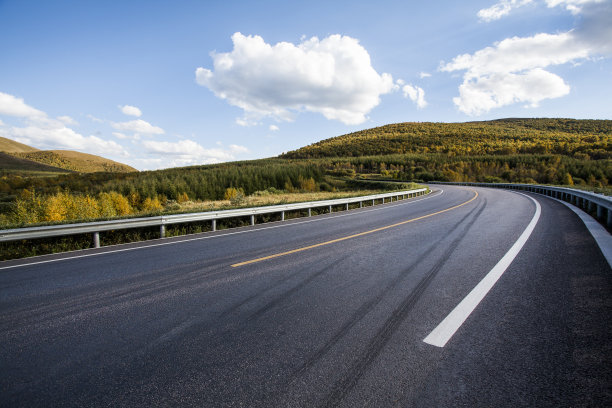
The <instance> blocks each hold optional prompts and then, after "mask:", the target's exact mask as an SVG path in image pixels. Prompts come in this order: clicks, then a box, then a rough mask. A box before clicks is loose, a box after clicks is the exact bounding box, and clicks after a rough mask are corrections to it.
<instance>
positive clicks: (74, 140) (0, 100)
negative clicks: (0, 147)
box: [0, 92, 128, 156]
mask: <svg viewBox="0 0 612 408" xmlns="http://www.w3.org/2000/svg"><path fill="white" fill-rule="evenodd" d="M0 114H2V115H8V116H14V117H21V118H22V119H23V120H24V121H25V122H26V126H24V127H19V126H11V127H9V128H3V129H2V130H1V131H0V134H1V135H2V136H3V137H8V138H10V139H13V140H16V141H18V142H21V143H25V144H27V145H33V146H36V147H38V148H41V149H72V150H80V151H86V152H89V153H94V154H104V155H109V154H110V155H117V156H127V155H128V153H127V152H126V151H125V150H124V149H123V147H121V146H120V145H119V144H117V143H116V142H113V141H108V140H103V139H101V138H99V137H97V136H93V135H92V136H83V135H81V134H79V133H77V132H75V131H74V130H72V129H70V128H69V127H67V126H66V125H68V124H76V122H75V121H74V120H73V119H72V118H70V117H69V116H59V117H58V118H57V119H52V118H49V117H48V116H47V114H46V113H45V112H43V111H41V110H38V109H35V108H33V107H31V106H29V105H27V104H26V103H25V102H24V100H23V99H21V98H17V97H15V96H13V95H9V94H6V93H1V92H0Z"/></svg>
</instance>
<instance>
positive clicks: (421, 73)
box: [419, 72, 431, 79]
mask: <svg viewBox="0 0 612 408" xmlns="http://www.w3.org/2000/svg"><path fill="white" fill-rule="evenodd" d="M430 76H431V74H430V73H429V72H419V78H421V79H423V78H429V77H430Z"/></svg>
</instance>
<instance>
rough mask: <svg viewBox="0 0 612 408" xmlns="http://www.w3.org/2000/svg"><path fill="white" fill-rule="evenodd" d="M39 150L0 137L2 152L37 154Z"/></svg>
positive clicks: (0, 149)
mask: <svg viewBox="0 0 612 408" xmlns="http://www.w3.org/2000/svg"><path fill="white" fill-rule="evenodd" d="M37 151H38V149H35V148H33V147H31V146H28V145H24V144H23V143H19V142H16V141H14V140H11V139H7V138H5V137H0V152H7V153H30V152H37Z"/></svg>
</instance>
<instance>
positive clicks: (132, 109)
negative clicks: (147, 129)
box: [119, 105, 142, 117]
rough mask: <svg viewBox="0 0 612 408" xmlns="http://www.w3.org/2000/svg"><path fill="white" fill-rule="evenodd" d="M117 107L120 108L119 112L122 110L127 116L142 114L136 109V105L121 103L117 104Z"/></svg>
mask: <svg viewBox="0 0 612 408" xmlns="http://www.w3.org/2000/svg"><path fill="white" fill-rule="evenodd" d="M119 109H121V112H123V113H124V114H125V115H128V116H136V117H139V116H141V115H142V112H141V110H140V109H138V108H137V107H136V106H131V105H123V106H119Z"/></svg>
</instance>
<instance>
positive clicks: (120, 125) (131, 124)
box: [111, 119, 164, 135]
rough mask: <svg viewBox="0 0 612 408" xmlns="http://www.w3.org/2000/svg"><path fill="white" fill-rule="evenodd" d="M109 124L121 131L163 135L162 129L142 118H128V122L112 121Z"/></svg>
mask: <svg viewBox="0 0 612 408" xmlns="http://www.w3.org/2000/svg"><path fill="white" fill-rule="evenodd" d="M111 126H112V127H113V128H115V129H117V130H120V131H123V132H133V133H135V134H138V135H141V134H142V135H163V134H164V129H162V128H160V127H157V126H153V125H151V124H150V123H149V122H147V121H144V120H142V119H135V120H130V121H128V122H112V123H111Z"/></svg>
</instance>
